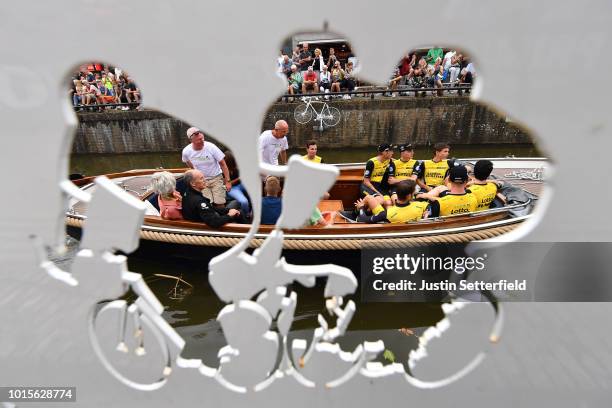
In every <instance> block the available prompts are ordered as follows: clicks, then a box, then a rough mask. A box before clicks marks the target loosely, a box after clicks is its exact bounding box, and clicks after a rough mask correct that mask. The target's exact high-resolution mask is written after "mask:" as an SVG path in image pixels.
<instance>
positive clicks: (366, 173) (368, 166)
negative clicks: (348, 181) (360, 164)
mask: <svg viewBox="0 0 612 408" xmlns="http://www.w3.org/2000/svg"><path fill="white" fill-rule="evenodd" d="M373 171H374V162H372V160H368V162H367V163H366V167H365V171H364V173H363V178H367V179H369V178H370V176H372V172H373Z"/></svg>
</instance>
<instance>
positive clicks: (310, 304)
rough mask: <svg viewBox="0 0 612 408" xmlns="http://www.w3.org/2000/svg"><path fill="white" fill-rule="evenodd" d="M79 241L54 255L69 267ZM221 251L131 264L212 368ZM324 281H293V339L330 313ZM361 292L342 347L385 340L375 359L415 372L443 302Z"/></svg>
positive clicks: (189, 348) (193, 352) (190, 351)
mask: <svg viewBox="0 0 612 408" xmlns="http://www.w3.org/2000/svg"><path fill="white" fill-rule="evenodd" d="M78 245H79V242H78V241H77V240H75V239H73V238H70V237H67V246H68V252H67V254H66V255H64V256H62V257H58V256H52V257H51V259H53V261H54V262H55V263H56V264H57V265H58V266H60V267H61V268H63V269H64V270H68V271H69V270H70V266H71V263H72V260H73V258H74V256H75V255H76V252H77V250H78ZM215 255H216V253H213V254H211V256H210V257H209V258H203V259H201V260H189V259H184V258H170V259H167V260H165V261H164V260H160V259H145V258H141V257H137V256H132V257H130V258H129V259H128V267H129V268H128V269H129V270H130V271H132V272H137V273H140V274H142V275H143V277H144V279H145V282H146V283H147V285H148V286H149V288H150V289H151V290H152V291H153V293H155V295H156V296H157V298H158V300H159V301H160V302H161V304H162V305H164V307H165V311H164V313H163V317H164V319H166V321H167V322H168V323H169V324H170V325H171V326H172V327H174V329H175V330H176V331H177V332H178V333H179V334H180V335H181V336H182V337H183V339H184V340H185V342H186V344H185V349H184V350H183V352H182V356H183V357H185V358H199V359H202V361H203V362H204V363H205V364H206V365H208V366H210V367H218V359H217V352H218V350H219V349H220V348H221V347H223V346H225V345H226V344H227V343H226V341H225V338H224V337H223V332H222V330H221V326H220V325H219V323H217V321H216V317H217V314H218V313H219V311H221V309H222V308H223V306H225V303H224V302H222V301H220V300H219V298H218V297H217V296H216V295H215V293H214V292H213V290H212V288H211V287H210V285H209V283H208V262H209V261H210V258H212V257H213V256H215ZM345 256H348V255H345ZM352 258H353V259H356V261H355V263H352V264H350V265H348V266H350V268H351V270H353V272H354V273H356V274H357V276H358V277H359V276H360V271H359V260H360V257H359V256H358V255H353V256H352ZM302 260H304V259H302ZM288 261H289V262H294V263H300V262H299V259H291V258H289V259H288ZM329 261H330V259H324V258H321V257H316V258H315V259H311V263H327V262H329ZM160 275H168V276H172V277H180V279H182V280H184V281H185V282H187V283H188V284H187V283H182V282H178V285H177V280H176V279H174V278H167V277H164V276H160ZM324 284H325V281H324V280H320V281H319V280H318V281H317V284H316V285H315V287H313V288H305V287H302V286H301V285H299V284H295V285H293V286H292V288H291V289H292V290H294V291H295V292H297V294H298V305H297V308H296V312H295V318H294V320H293V324H292V326H291V329H292V331H291V333H290V334H289V344H291V343H290V342H291V341H292V339H294V338H303V339H306V340H309V339H311V338H312V335H313V332H314V329H315V327H318V322H317V316H318V314H322V315H323V316H326V317H327V316H328V315H327V311H326V309H325V298H324V296H323V290H324V287H325V286H324ZM190 285H191V286H190ZM359 292H360V290H359V288H358V289H357V291H356V292H355V294H354V295H352V296H350V297H347V300H348V299H351V300H353V301H354V302H355V303H356V306H357V312H356V313H355V315H354V316H353V319H352V320H351V323H350V325H349V328H348V330H347V333H346V334H345V335H344V336H343V337H341V338H339V339H338V343H339V344H340V346H341V348H342V349H343V350H347V351H352V350H354V349H355V347H357V345H359V344H361V343H363V342H364V341H377V340H383V341H384V343H385V349H386V350H385V352H384V354H382V355H380V356H378V358H377V359H376V360H375V361H379V362H381V363H383V364H389V363H392V362H395V363H400V364H403V365H404V368H405V369H406V371H407V372H409V370H408V366H407V362H408V355H409V353H410V351H411V350H413V349H416V347H417V345H418V336H420V335H421V334H422V333H423V331H424V330H425V329H426V328H427V327H429V326H432V325H435V324H436V323H437V322H438V321H440V320H441V319H442V318H443V317H444V315H443V313H442V309H441V306H440V304H431V303H362V302H361V300H360V299H359ZM177 294H180V296H177ZM124 298H125V299H126V300H127V301H129V302H132V301H134V300H135V296H134V294H133V293H132V292H129V293H128V294H126V296H125V297H124ZM273 329H274V328H273Z"/></svg>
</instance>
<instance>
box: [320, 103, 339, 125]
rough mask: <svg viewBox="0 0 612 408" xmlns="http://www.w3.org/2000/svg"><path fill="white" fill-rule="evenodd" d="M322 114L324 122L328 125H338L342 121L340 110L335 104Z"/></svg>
mask: <svg viewBox="0 0 612 408" xmlns="http://www.w3.org/2000/svg"><path fill="white" fill-rule="evenodd" d="M322 115H323V124H324V125H325V126H327V127H332V126H336V125H337V124H338V122H340V111H339V110H338V108H335V107H333V106H328V107H327V109H326V110H325V111H324V113H322Z"/></svg>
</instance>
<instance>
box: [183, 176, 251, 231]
mask: <svg viewBox="0 0 612 408" xmlns="http://www.w3.org/2000/svg"><path fill="white" fill-rule="evenodd" d="M183 180H184V181H185V185H186V186H187V190H186V191H185V194H184V195H183V218H185V219H186V220H189V221H196V222H203V223H205V224H206V225H208V226H209V227H212V228H219V227H221V226H222V225H225V224H227V223H228V222H240V223H243V222H244V219H243V217H242V215H241V214H240V211H239V210H237V209H236V208H226V207H224V208H218V207H215V206H213V204H212V202H211V201H210V200H209V199H208V198H206V197H204V196H203V195H202V193H201V191H202V190H203V189H204V188H206V179H205V178H204V175H203V174H202V172H201V171H199V170H187V171H186V172H185V176H184V178H183ZM232 205H235V206H237V207H239V206H240V204H239V203H238V202H237V201H232V202H231V203H230V204H229V207H231V206H232Z"/></svg>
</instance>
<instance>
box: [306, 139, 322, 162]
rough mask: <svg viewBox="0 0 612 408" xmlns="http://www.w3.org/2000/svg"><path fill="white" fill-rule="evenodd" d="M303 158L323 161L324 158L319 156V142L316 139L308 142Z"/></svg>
mask: <svg viewBox="0 0 612 408" xmlns="http://www.w3.org/2000/svg"><path fill="white" fill-rule="evenodd" d="M302 159H304V160H308V161H311V162H313V163H323V159H322V158H321V157H320V156H317V142H316V141H315V140H310V141H308V142H307V143H306V154H305V155H304V156H302Z"/></svg>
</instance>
